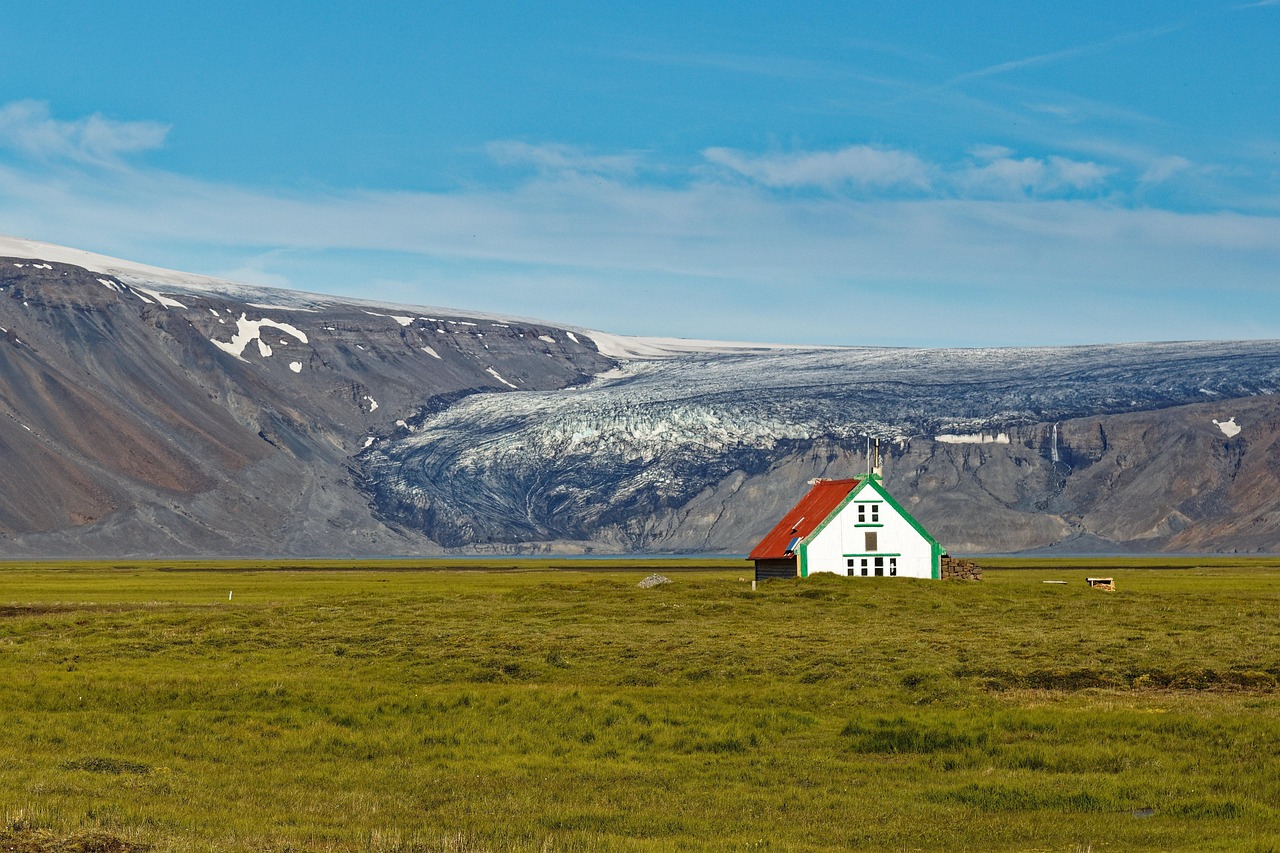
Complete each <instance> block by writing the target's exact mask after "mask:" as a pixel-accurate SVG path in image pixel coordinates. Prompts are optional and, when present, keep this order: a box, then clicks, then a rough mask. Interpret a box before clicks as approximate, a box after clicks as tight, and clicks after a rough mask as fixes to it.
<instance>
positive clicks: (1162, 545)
mask: <svg viewBox="0 0 1280 853" xmlns="http://www.w3.org/2000/svg"><path fill="white" fill-rule="evenodd" d="M5 251H7V252H8V253H9V254H10V255H11V256H10V257H4V258H0V335H3V342H0V415H2V417H0V475H3V482H4V484H5V485H4V487H3V489H2V490H0V542H3V544H4V548H5V550H6V552H7V553H8V554H10V555H12V556H14V557H23V556H30V557H58V556H100V557H106V556H112V557H118V556H206V555H207V556H214V555H218V556H234V555H272V556H287V555H317V556H321V555H323V556H341V555H393V554H429V553H440V552H442V551H447V550H457V551H460V552H465V553H477V552H478V553H491V552H495V551H496V552H503V553H525V552H586V551H595V552H601V553H615V552H632V551H646V552H698V551H715V552H728V553H744V552H745V551H746V550H747V549H748V548H749V547H750V545H751V544H752V543H753V542H754V541H755V540H756V539H757V538H758V537H759V536H760V535H762V534H763V533H764V532H765V531H766V530H767V529H768V528H769V527H770V526H771V525H772V523H773V522H774V520H776V518H777V517H778V515H779V514H780V513H781V512H782V511H784V510H785V509H786V508H787V507H788V506H790V504H791V503H793V502H794V501H795V499H796V498H797V497H798V496H799V495H800V494H802V493H803V492H804V490H805V488H806V487H807V486H806V484H807V481H808V480H810V479H812V478H813V477H819V476H831V477H835V476H849V475H856V474H857V473H858V472H860V471H862V470H864V469H865V467H866V464H867V463H866V455H865V454H866V449H867V446H868V441H867V436H868V435H872V436H876V437H878V438H879V439H880V440H881V450H882V452H883V453H884V456H885V460H884V461H885V470H886V480H887V484H888V486H889V488H890V490H891V491H893V492H894V493H895V494H896V495H897V496H898V497H899V499H900V500H902V501H903V502H904V504H906V505H907V506H908V507H909V508H910V509H911V510H912V512H913V513H915V514H916V515H917V517H918V518H920V520H921V521H922V522H923V523H924V524H925V525H926V526H927V527H929V529H930V530H931V531H933V532H934V534H935V535H936V536H937V537H938V538H939V539H940V540H941V541H942V542H943V543H944V544H945V545H947V546H948V547H949V548H950V549H951V550H952V551H953V552H957V553H965V552H983V551H1002V552H1011V551H1021V550H1025V549H1046V548H1048V549H1062V548H1072V549H1076V550H1087V551H1097V552H1113V551H1120V550H1140V551H1161V550H1166V551H1274V550H1277V548H1280V499H1277V498H1276V497H1274V494H1275V493H1276V491H1277V490H1276V489H1275V481H1276V474H1277V472H1280V445H1277V437H1280V429H1277V424H1278V423H1280V417H1277V415H1278V413H1280V410H1278V409H1277V406H1276V402H1277V399H1278V398H1277V397H1276V396H1275V393H1276V391H1277V390H1280V342H1273V341H1272V342H1268V341H1242V342H1241V341H1237V342H1190V343H1161V344H1126V345H1114V346H1094V347H1065V348H1022V349H970V350H906V349H885V348H861V347H846V348H829V347H828V348H812V349H804V348H780V347H766V346H757V345H745V344H744V345H715V344H706V343H698V342H661V341H653V340H643V339H640V340H636V339H631V340H628V339H621V338H618V337H616V336H612V335H606V334H603V333H595V332H590V331H587V330H583V329H574V328H564V327H559V326H556V325H553V324H547V323H541V322H538V321H532V320H520V319H510V318H502V317H494V316H488V315H475V314H467V313H465V312H459V311H456V310H450V309H438V308H435V309H425V308H415V307H411V306H396V305H386V304H383V303H376V302H371V301H369V302H367V301H362V300H358V299H351V298H336V297H327V296H321V295H316V294H304V293H296V292H289V291H279V290H272V289H268V288H258V287H253V286H248V285H241V284H236V283H230V282H220V281H216V280H211V279H203V278H201V277H198V276H190V275H187V274H183V273H177V272H172V271H165V270H156V269H153V268H149V267H142V266H139V265H136V264H129V263H127V262H123V261H115V260H114V259H107V258H101V257H99V256H93V255H89V254H87V253H83V252H77V251H76V250H71V249H65V248H62V247H53V246H45V245H43V244H33V243H26V242H22V241H13V240H11V239H8V240H7V241H4V240H0V253H2V252H5Z"/></svg>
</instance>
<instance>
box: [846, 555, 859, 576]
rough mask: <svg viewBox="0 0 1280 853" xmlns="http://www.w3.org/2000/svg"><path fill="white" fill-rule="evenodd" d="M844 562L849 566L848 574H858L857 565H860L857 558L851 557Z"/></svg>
mask: <svg viewBox="0 0 1280 853" xmlns="http://www.w3.org/2000/svg"><path fill="white" fill-rule="evenodd" d="M844 564H845V566H846V567H847V568H848V571H847V572H846V574H848V575H849V576H850V577H852V576H853V575H855V574H857V571H856V567H857V565H858V561H857V560H855V559H853V558H852V557H850V558H849V559H848V560H845V561H844Z"/></svg>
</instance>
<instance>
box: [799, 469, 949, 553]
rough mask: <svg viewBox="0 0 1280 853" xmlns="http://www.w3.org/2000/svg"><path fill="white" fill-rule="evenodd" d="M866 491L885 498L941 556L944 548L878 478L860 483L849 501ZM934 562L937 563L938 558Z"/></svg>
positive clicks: (850, 494)
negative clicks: (871, 490)
mask: <svg viewBox="0 0 1280 853" xmlns="http://www.w3.org/2000/svg"><path fill="white" fill-rule="evenodd" d="M864 489H874V490H875V492H876V493H877V494H878V495H880V496H881V497H883V498H884V500H885V502H886V503H887V504H889V506H891V507H893V508H894V510H895V511H897V513H898V515H900V516H902V517H903V518H905V519H906V520H907V523H908V524H910V525H911V526H912V527H913V528H915V531H916V533H919V534H920V535H921V536H923V537H924V541H926V542H928V543H929V544H930V545H932V546H933V548H934V550H935V551H936V552H937V553H938V555H939V556H941V553H942V546H941V545H939V544H938V540H937V539H934V538H933V537H932V536H930V535H929V531H927V530H925V529H924V526H923V525H922V524H920V522H918V521H916V520H915V517H914V516H913V515H912V514H911V513H909V512H907V510H906V508H905V507H904V506H903V505H902V504H900V503H898V502H897V501H896V500H894V499H893V495H891V494H889V493H888V492H886V491H885V490H884V486H882V485H880V481H879V479H878V478H875V477H868V478H867V479H866V480H864V481H862V483H860V484H859V485H858V487H857V488H855V489H854V490H853V491H852V492H850V493H849V500H852V499H853V498H854V497H855V496H856V495H858V494H859V493H861V492H862V491H863V490H864ZM864 503H865V501H864ZM841 506H844V504H843V503H842V504H841ZM832 515H835V513H834V512H833V513H832ZM815 532H816V531H815ZM934 562H937V559H936V558H935V560H934Z"/></svg>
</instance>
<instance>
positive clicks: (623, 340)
mask: <svg viewBox="0 0 1280 853" xmlns="http://www.w3.org/2000/svg"><path fill="white" fill-rule="evenodd" d="M566 334H568V336H569V337H570V338H572V339H573V341H574V342H575V343H578V342H579V341H578V339H577V338H576V337H575V336H574V334H573V333H572V332H567V333H566ZM585 334H586V335H587V336H588V337H590V338H591V340H593V341H595V344H596V349H598V350H599V351H600V354H601V355H603V356H606V357H608V358H616V359H618V360H620V361H630V360H637V361H649V360H653V359H667V358H679V357H681V356H686V355H696V354H700V353H732V354H746V353H766V352H784V351H788V350H797V351H798V350H804V351H808V350H839V349H849V347H836V346H800V345H797V344H760V343H747V342H743V341H708V340H698V339H696V338H660V337H644V336H638V335H614V334H610V333H608V332H598V331H594V330H592V331H586V332H585Z"/></svg>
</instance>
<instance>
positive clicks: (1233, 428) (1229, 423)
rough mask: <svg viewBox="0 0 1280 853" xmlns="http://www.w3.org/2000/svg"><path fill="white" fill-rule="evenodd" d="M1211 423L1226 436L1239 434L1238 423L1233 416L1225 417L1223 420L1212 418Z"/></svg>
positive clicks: (1232, 436)
mask: <svg viewBox="0 0 1280 853" xmlns="http://www.w3.org/2000/svg"><path fill="white" fill-rule="evenodd" d="M1213 425H1214V426H1216V427H1217V428H1218V429H1220V430H1222V434H1223V435H1225V436H1226V437H1227V438H1235V437H1236V436H1237V435H1239V434H1240V425H1239V424H1237V423H1236V419H1235V417H1234V416H1232V417H1230V418H1227V419H1226V420H1225V421H1220V420H1218V419H1217V418H1214V420H1213Z"/></svg>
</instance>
